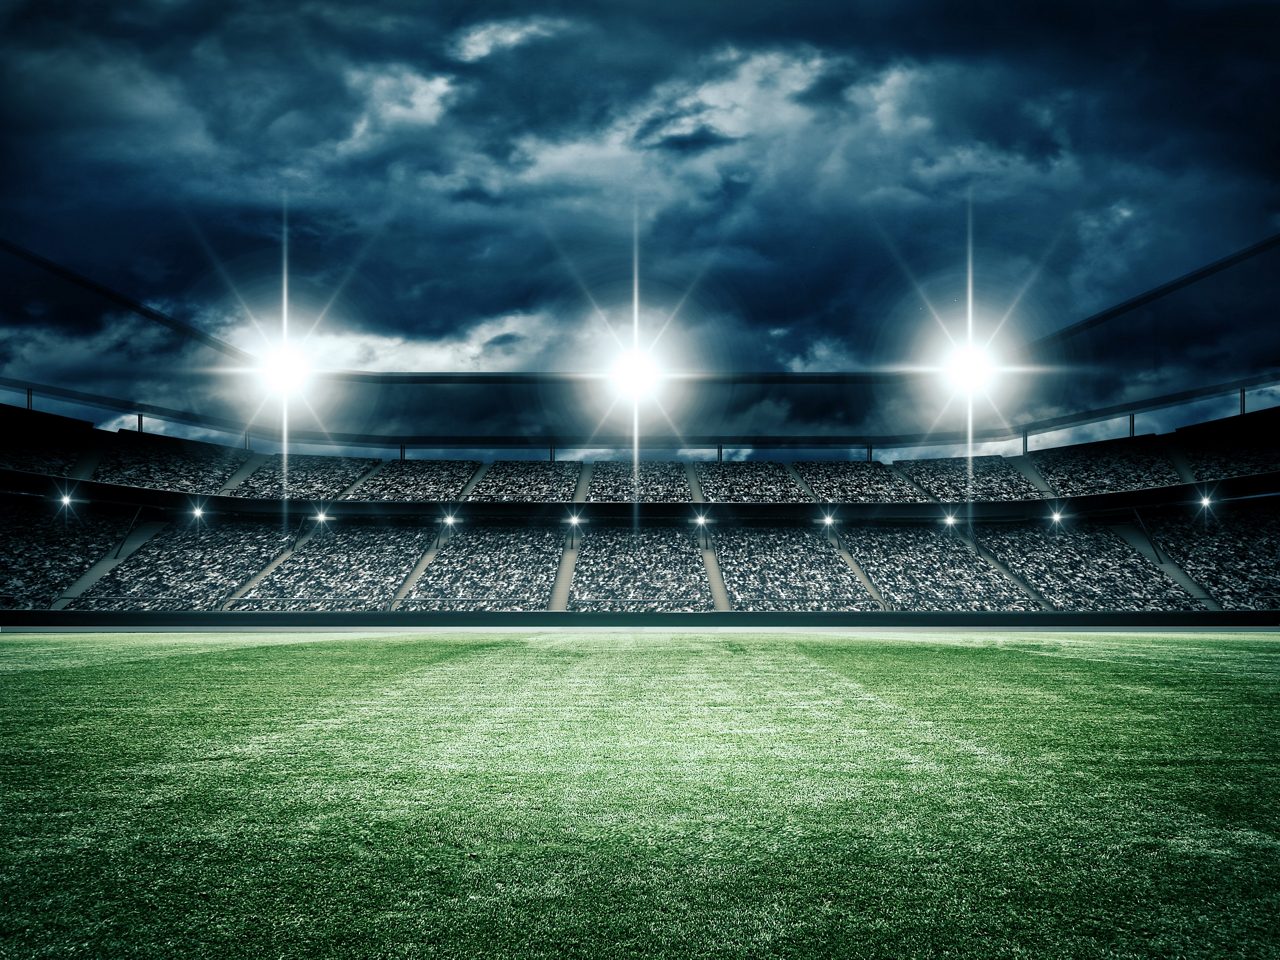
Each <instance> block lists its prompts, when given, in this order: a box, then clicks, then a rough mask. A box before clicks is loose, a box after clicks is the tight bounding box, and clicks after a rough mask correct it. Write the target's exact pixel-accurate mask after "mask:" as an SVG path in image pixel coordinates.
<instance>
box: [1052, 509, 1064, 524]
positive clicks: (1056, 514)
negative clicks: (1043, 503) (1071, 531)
mask: <svg viewBox="0 0 1280 960" xmlns="http://www.w3.org/2000/svg"><path fill="white" fill-rule="evenodd" d="M1049 519H1051V520H1052V521H1053V522H1054V523H1061V522H1062V514H1060V513H1059V512H1058V511H1057V510H1055V511H1053V513H1052V514H1050V515H1049Z"/></svg>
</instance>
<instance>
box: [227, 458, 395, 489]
mask: <svg viewBox="0 0 1280 960" xmlns="http://www.w3.org/2000/svg"><path fill="white" fill-rule="evenodd" d="M377 463H378V461H377V460H370V459H366V458H364V457H320V456H312V455H310V454H300V453H295V454H290V456H289V460H288V488H287V494H286V486H285V469H286V467H285V460H284V458H283V457H282V456H280V454H278V453H277V454H273V455H272V456H270V457H268V458H267V460H266V462H265V463H263V464H262V465H261V466H260V467H258V469H257V470H255V471H253V473H251V474H249V476H247V477H245V479H244V480H243V481H241V482H240V484H239V485H238V486H237V487H236V488H235V489H234V490H232V491H231V495H232V496H235V497H252V498H255V499H264V500H333V499H335V498H336V497H337V496H338V495H339V494H341V493H342V492H343V491H344V490H346V489H347V487H349V486H351V485H352V484H353V483H355V482H356V481H357V480H359V479H360V477H361V476H363V475H364V474H365V473H367V472H368V471H369V470H371V469H372V468H373V467H374V466H376V465H377Z"/></svg>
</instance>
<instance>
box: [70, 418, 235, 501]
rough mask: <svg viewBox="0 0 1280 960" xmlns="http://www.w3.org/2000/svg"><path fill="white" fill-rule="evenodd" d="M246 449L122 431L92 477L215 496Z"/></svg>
mask: <svg viewBox="0 0 1280 960" xmlns="http://www.w3.org/2000/svg"><path fill="white" fill-rule="evenodd" d="M248 457H249V453H248V451H246V450H239V449H237V448H235V447H226V446H220V445H218V444H212V443H197V442H195V441H181V440H174V439H172V438H169V437H156V436H152V435H150V434H145V433H144V434H138V433H130V432H128V431H120V432H118V433H117V434H116V435H115V437H114V438H113V439H112V441H111V442H110V444H109V445H108V446H107V449H106V451H105V453H104V454H103V456H102V459H101V460H100V461H99V462H98V466H97V469H96V470H95V471H94V474H93V479H94V480H101V481H102V482H103V483H117V484H121V485H123V486H129V487H147V488H150V489H153V490H176V491H178V492H181V493H194V494H202V495H207V496H212V495H213V494H216V493H217V492H218V491H219V490H221V489H222V488H223V487H224V486H226V483H227V480H229V479H230V478H231V475H232V474H233V473H235V472H236V471H237V470H239V469H240V466H241V465H242V464H243V463H244V462H245V460H246V459H248Z"/></svg>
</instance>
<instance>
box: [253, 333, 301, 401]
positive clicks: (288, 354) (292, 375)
mask: <svg viewBox="0 0 1280 960" xmlns="http://www.w3.org/2000/svg"><path fill="white" fill-rule="evenodd" d="M260 372H261V374H262V379H263V382H264V383H265V384H266V386H267V389H268V390H270V391H271V392H272V393H274V394H277V395H279V396H282V397H292V396H296V395H297V394H299V393H301V392H302V390H303V388H304V387H306V385H307V381H308V380H309V379H310V377H311V364H309V363H308V362H307V358H306V357H305V356H304V355H303V354H302V352H301V351H300V350H298V349H297V348H295V347H293V346H291V345H290V344H288V343H282V344H280V345H279V346H277V347H275V348H274V349H273V350H271V351H270V352H269V353H267V354H266V356H264V357H263V358H262V367H261V368H260Z"/></svg>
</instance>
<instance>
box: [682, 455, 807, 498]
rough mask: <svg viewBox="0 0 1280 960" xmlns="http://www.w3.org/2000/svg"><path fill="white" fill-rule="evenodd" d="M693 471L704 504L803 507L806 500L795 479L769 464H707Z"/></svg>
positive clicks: (773, 463) (754, 461)
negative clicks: (700, 489)
mask: <svg viewBox="0 0 1280 960" xmlns="http://www.w3.org/2000/svg"><path fill="white" fill-rule="evenodd" d="M695 467H696V469H697V473H698V485H699V486H700V487H701V488H702V497H703V499H704V500H706V501H707V502H708V503H804V502H806V501H808V500H809V497H807V496H806V495H805V492H804V491H803V490H801V489H800V487H799V485H798V484H797V483H796V482H795V479H794V478H793V477H792V476H791V474H790V473H788V472H787V469H786V468H785V467H784V466H783V465H782V464H780V463H775V462H773V461H772V460H744V461H740V462H732V463H720V462H716V463H711V462H708V461H704V460H699V461H698V462H697V463H696V464H695Z"/></svg>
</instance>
